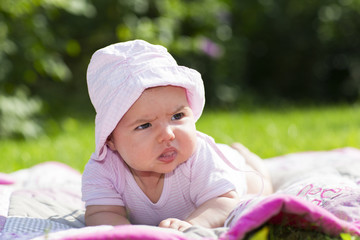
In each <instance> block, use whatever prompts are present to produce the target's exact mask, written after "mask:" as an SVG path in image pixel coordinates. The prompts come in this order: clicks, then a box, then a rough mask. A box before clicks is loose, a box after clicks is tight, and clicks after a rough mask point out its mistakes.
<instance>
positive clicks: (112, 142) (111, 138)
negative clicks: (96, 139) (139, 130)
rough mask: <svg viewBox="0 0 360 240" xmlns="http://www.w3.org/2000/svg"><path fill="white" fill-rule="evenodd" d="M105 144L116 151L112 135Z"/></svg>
mask: <svg viewBox="0 0 360 240" xmlns="http://www.w3.org/2000/svg"><path fill="white" fill-rule="evenodd" d="M105 143H106V145H107V146H108V147H109V148H110V149H111V150H113V151H115V150H116V148H115V144H114V139H113V137H112V134H110V136H108V138H107V139H106V142H105Z"/></svg>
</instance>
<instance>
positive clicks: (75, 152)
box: [0, 105, 360, 172]
mask: <svg viewBox="0 0 360 240" xmlns="http://www.w3.org/2000/svg"><path fill="white" fill-rule="evenodd" d="M197 128H198V130H200V131H202V132H204V133H207V134H209V135H210V136H212V137H214V138H215V140H216V141H217V142H221V143H227V144H230V143H232V142H235V141H238V142H242V143H243V144H244V145H245V146H247V147H249V149H250V150H252V151H253V152H255V153H257V154H258V155H259V156H261V157H262V158H270V157H274V156H279V155H283V154H287V153H292V152H301V151H312V150H330V149H334V148H342V147H347V146H351V147H360V105H352V106H345V105H344V106H329V107H289V108H281V109H269V108H255V109H253V110H243V109H239V110H237V111H231V112H226V111H210V110H208V111H205V112H204V114H203V115H202V117H201V118H200V120H199V121H198V123H197ZM46 132H47V135H44V136H41V137H39V138H38V139H33V140H27V141H26V140H21V141H19V140H0V153H1V160H0V169H1V170H0V171H1V172H12V171H15V170H17V169H21V168H27V167H30V166H32V165H35V164H37V163H40V162H45V161H59V162H63V163H66V164H68V165H70V166H72V167H74V168H76V169H78V170H80V171H82V169H83V167H84V165H85V163H86V162H87V160H88V159H89V157H90V155H91V153H92V152H93V150H94V123H93V119H86V120H84V119H80V118H71V117H66V118H64V119H62V120H57V121H55V120H51V121H48V122H47V123H46Z"/></svg>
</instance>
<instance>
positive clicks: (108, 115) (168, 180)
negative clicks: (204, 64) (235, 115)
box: [82, 40, 271, 231]
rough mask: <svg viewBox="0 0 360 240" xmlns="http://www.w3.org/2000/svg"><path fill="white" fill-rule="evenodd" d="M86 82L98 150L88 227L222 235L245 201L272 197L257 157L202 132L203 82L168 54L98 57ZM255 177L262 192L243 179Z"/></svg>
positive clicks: (153, 49)
mask: <svg viewBox="0 0 360 240" xmlns="http://www.w3.org/2000/svg"><path fill="white" fill-rule="evenodd" d="M87 81H88V88H89V95H90V98H91V101H92V104H93V105H94V107H95V110H96V120H95V123H96V125H95V140H96V149H95V152H94V153H93V155H92V156H91V159H90V160H89V162H88V164H87V165H86V167H85V170H84V174H83V179H82V180H83V183H82V194H83V197H82V198H83V200H84V201H85V203H86V213H85V222H86V224H87V225H103V224H109V225H121V224H146V225H154V226H160V227H165V228H174V229H177V230H180V231H183V230H185V229H187V228H189V227H191V226H192V225H200V226H203V227H208V228H215V227H221V226H223V224H224V222H225V220H226V218H227V216H228V215H229V213H230V212H231V211H232V210H233V209H234V208H235V207H236V205H237V204H238V203H239V201H240V198H241V197H242V196H244V195H245V194H247V193H258V192H260V191H261V190H264V191H263V193H264V194H266V193H270V192H271V183H270V181H269V178H268V175H267V172H266V169H264V167H263V166H262V162H261V160H260V159H259V158H258V157H257V156H256V155H254V154H252V153H250V152H249V151H248V150H247V149H246V148H245V147H243V146H242V145H241V144H236V145H234V148H236V149H237V150H235V149H234V148H231V147H229V146H226V145H220V144H216V143H215V142H214V141H213V139H212V138H210V137H209V136H207V135H205V134H203V133H200V132H198V131H197V130H196V127H195V122H196V121H197V120H198V119H199V117H200V115H201V113H202V110H203V107H204V103H205V97H204V86H203V82H202V79H201V76H200V74H199V73H198V72H196V71H195V70H192V69H189V68H186V67H182V66H178V65H177V63H176V61H175V60H174V59H173V57H172V56H171V55H170V54H169V53H168V52H167V50H166V49H165V48H164V47H162V46H157V45H152V44H149V43H147V42H145V41H142V40H135V41H129V42H125V43H118V44H114V45H110V46H108V47H105V48H103V49H100V50H98V51H97V52H95V53H94V55H93V56H92V59H91V62H90V64H89V67H88V72H87ZM246 162H249V163H250V164H249V165H250V166H249V165H248V164H246ZM253 168H255V169H257V171H259V172H260V174H261V175H263V177H262V178H263V180H262V182H263V184H261V181H260V182H259V179H260V178H257V176H256V175H251V174H247V175H249V177H245V172H248V171H253V170H252V169H253Z"/></svg>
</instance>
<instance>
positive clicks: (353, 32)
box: [0, 0, 360, 138]
mask: <svg viewBox="0 0 360 240" xmlns="http://www.w3.org/2000/svg"><path fill="white" fill-rule="evenodd" d="M359 13H360V1H359V0H326V1H323V0H322V1H320V0H311V1H310V0H304V1H298V0H286V1H285V0H257V1H254V0H242V1H237V0H197V1H189V0H186V1H184V0H182V1H181V0H121V1H120V0H107V1H96V0H76V1H72V0H1V1H0V137H9V136H20V137H25V138H31V137H36V136H38V135H39V134H40V133H41V131H42V126H43V124H42V123H43V122H44V120H46V119H49V118H52V117H59V116H64V115H66V114H74V111H73V110H75V112H78V113H80V114H82V113H88V112H90V113H91V114H92V107H91V105H90V102H89V100H88V96H87V89H86V79H85V76H86V67H87V64H88V62H89V59H90V57H91V54H92V53H93V52H94V51H95V50H97V49H99V48H101V47H104V46H106V45H108V44H111V43H115V42H119V41H127V40H131V39H135V38H141V39H145V40H147V41H150V42H152V43H156V44H162V45H164V46H166V47H167V48H168V49H169V51H170V52H171V53H172V54H173V55H174V57H175V58H176V59H177V60H178V62H179V64H182V65H186V66H189V67H192V68H195V69H197V70H198V71H199V72H201V73H202V75H203V79H204V82H205V85H206V86H205V87H206V91H207V93H206V94H207V104H208V105H210V106H218V107H229V108H231V107H233V106H236V105H237V104H238V103H244V102H245V103H247V104H248V105H250V106H251V104H253V103H264V102H265V103H267V102H269V101H270V102H275V103H278V102H279V101H284V100H286V101H294V100H296V101H298V100H301V101H304V100H306V101H312V102H314V101H316V102H325V103H329V102H355V101H358V99H359V92H360V59H359V58H360V55H359V54H358V53H359V52H360V36H359V35H360V22H359V21H360V18H359ZM64 106H65V107H64ZM70 110H72V111H70Z"/></svg>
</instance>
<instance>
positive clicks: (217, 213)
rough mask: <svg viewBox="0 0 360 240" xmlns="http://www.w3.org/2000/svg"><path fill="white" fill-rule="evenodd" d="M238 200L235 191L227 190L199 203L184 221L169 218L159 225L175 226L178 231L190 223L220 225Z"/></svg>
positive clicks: (214, 226)
mask: <svg viewBox="0 0 360 240" xmlns="http://www.w3.org/2000/svg"><path fill="white" fill-rule="evenodd" d="M239 200H240V199H239V196H238V194H237V192H235V191H230V192H227V193H225V194H223V195H221V196H219V197H215V198H212V199H210V200H208V201H206V202H205V203H203V204H202V205H200V206H199V207H198V208H197V209H196V210H195V211H194V212H192V213H191V214H190V216H189V217H188V218H187V219H185V221H181V220H179V219H175V218H169V219H165V220H163V221H162V222H160V224H159V227H165V228H175V229H177V230H180V231H184V230H185V229H186V228H189V227H191V226H192V225H198V226H203V227H207V228H216V227H222V226H223V225H224V222H225V220H226V218H227V217H228V215H229V214H230V212H231V211H232V210H233V209H234V208H235V207H236V205H237V204H238V203H239Z"/></svg>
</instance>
